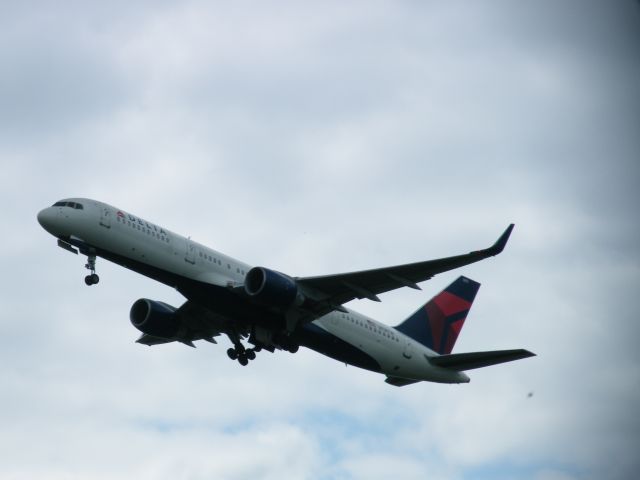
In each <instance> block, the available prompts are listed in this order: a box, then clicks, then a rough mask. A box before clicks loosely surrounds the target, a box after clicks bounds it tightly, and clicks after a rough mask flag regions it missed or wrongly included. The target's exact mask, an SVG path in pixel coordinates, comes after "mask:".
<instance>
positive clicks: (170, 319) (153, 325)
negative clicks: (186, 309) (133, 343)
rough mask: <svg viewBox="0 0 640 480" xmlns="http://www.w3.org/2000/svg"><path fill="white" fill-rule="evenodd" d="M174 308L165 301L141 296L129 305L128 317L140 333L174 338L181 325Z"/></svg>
mask: <svg viewBox="0 0 640 480" xmlns="http://www.w3.org/2000/svg"><path fill="white" fill-rule="evenodd" d="M176 310H177V309H176V308H175V307H172V306H171V305H167V304H166V303H162V302H156V301H154V300H149V299H147V298H141V299H140V300H137V301H136V303H134V304H133V306H132V307H131V311H130V312H129V319H130V320H131V323H132V324H133V326H134V327H136V328H137V329H138V330H140V331H141V332H142V333H146V334H147V335H153V336H154V337H160V338H175V337H176V336H177V334H178V331H179V330H180V326H181V325H180V320H179V319H178V316H177V315H176Z"/></svg>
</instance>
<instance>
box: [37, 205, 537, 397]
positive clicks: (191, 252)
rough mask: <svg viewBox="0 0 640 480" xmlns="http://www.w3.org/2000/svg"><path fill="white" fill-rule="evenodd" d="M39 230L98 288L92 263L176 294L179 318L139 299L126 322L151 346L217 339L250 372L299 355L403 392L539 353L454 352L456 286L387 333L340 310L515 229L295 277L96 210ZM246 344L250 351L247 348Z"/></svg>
mask: <svg viewBox="0 0 640 480" xmlns="http://www.w3.org/2000/svg"><path fill="white" fill-rule="evenodd" d="M37 218H38V222H39V223H40V225H41V226H42V227H43V228H44V229H45V230H46V231H47V232H49V233H50V234H52V235H53V236H55V237H57V239H58V242H57V243H58V246H60V247H61V248H63V249H65V250H67V251H69V252H71V253H74V254H82V255H86V257H87V263H86V265H85V267H86V269H87V270H89V274H88V275H87V276H86V277H85V283H86V284H87V285H89V286H91V285H95V284H97V283H98V282H99V280H100V278H99V277H98V275H97V274H96V259H97V257H101V258H104V259H106V260H109V261H111V262H114V263H116V264H118V265H121V266H123V267H125V268H128V269H130V270H133V271H134V272H137V273H139V274H142V275H145V276H147V277H149V278H152V279H154V280H156V281H158V282H161V283H163V284H165V285H168V286H170V287H173V288H175V289H176V290H177V291H178V292H180V293H181V294H182V295H183V296H184V297H185V298H186V301H185V302H184V304H183V305H181V306H180V307H179V308H176V307H174V306H171V305H168V304H166V303H164V302H161V301H155V300H150V299H147V298H141V299H139V300H137V301H136V302H135V303H134V304H133V306H132V307H131V310H130V314H129V317H130V321H131V323H132V324H133V326H134V327H136V328H137V329H138V330H140V332H142V335H141V336H140V338H139V339H138V340H137V343H140V344H144V345H148V346H152V345H159V344H165V343H170V342H180V343H183V344H185V345H188V346H190V347H195V345H194V343H193V342H195V341H198V340H205V341H207V342H210V343H214V344H215V343H217V340H216V337H218V336H220V335H225V336H226V337H228V339H229V340H230V341H231V343H232V344H233V346H232V347H231V348H229V349H228V350H227V355H228V356H229V358H231V359H232V360H237V361H238V362H239V363H240V365H243V366H246V365H247V364H248V363H249V361H252V360H255V358H256V353H258V352H260V351H262V350H266V351H269V352H272V353H273V352H274V351H275V350H285V351H289V352H291V353H295V352H297V351H298V348H299V347H300V346H304V347H307V348H310V349H312V350H315V351H316V352H319V353H321V354H323V355H326V356H328V357H331V358H333V359H335V360H338V361H340V362H342V363H345V364H348V365H353V366H356V367H359V368H362V369H365V370H370V371H373V372H377V373H381V374H383V375H385V376H386V379H385V381H386V382H387V383H388V384H390V385H394V386H404V385H410V384H413V383H417V382H421V381H430V382H438V383H467V382H469V381H470V379H469V376H467V374H466V373H464V372H465V371H467V370H471V369H475V368H481V367H486V366H490V365H495V364H499V363H503V362H510V361H513V360H519V359H523V358H527V357H532V356H535V354H533V353H531V352H529V351H528V350H524V349H513V350H496V351H483V352H470V353H451V352H452V349H453V346H454V344H455V342H456V339H457V338H458V335H459V334H460V331H461V329H462V326H463V324H464V322H465V319H466V318H467V314H468V313H469V310H470V308H471V305H472V303H473V300H474V298H475V296H476V294H477V292H478V289H479V287H480V284H479V283H477V282H475V281H474V280H471V279H469V278H467V277H464V276H461V277H459V278H457V279H456V280H455V281H453V283H451V284H450V285H449V286H448V287H446V288H445V289H444V290H443V291H442V292H441V293H439V294H438V295H436V296H435V297H433V298H432V299H431V300H429V301H428V302H427V303H426V304H425V305H423V306H421V307H420V308H419V309H418V310H417V311H416V312H414V313H413V314H412V315H410V316H409V317H407V318H406V319H405V320H404V321H402V322H401V323H400V324H398V325H397V326H395V327H390V326H387V325H385V324H383V323H380V322H378V321H376V320H374V319H372V318H369V317H367V316H365V315H362V314H360V313H358V312H355V311H353V310H351V309H349V308H346V307H345V306H344V304H345V303H347V302H349V301H351V300H354V299H364V298H366V299H369V300H372V301H376V302H379V301H380V298H379V297H378V295H379V294H382V293H384V292H388V291H390V290H394V289H398V288H402V287H409V288H413V289H417V290H421V288H420V286H418V283H420V282H423V281H425V280H428V279H430V278H432V277H433V276H434V275H436V274H439V273H443V272H446V271H449V270H453V269H456V268H459V267H462V266H464V265H468V264H471V263H474V262H478V261H480V260H483V259H485V258H488V257H492V256H495V255H498V254H499V253H501V252H502V251H503V249H504V247H505V245H506V244H507V241H508V239H509V236H510V235H511V232H512V230H513V227H514V225H513V224H511V225H509V226H508V227H507V229H506V230H505V231H504V233H503V234H502V235H501V236H500V237H499V238H498V240H497V241H496V242H495V243H494V244H493V245H492V246H491V247H489V248H485V249H482V250H476V251H472V252H470V253H466V254H462V255H456V256H451V257H447V258H439V259H435V260H428V261H423V262H417V263H410V264H405V265H398V266H392V267H386V268H377V269H372V270H365V271H356V272H349V273H341V274H336V275H323V276H315V277H292V276H289V275H287V274H284V273H281V272H278V271H276V270H272V269H269V268H266V267H262V266H253V267H252V266H250V265H247V264H246V263H243V262H241V261H238V260H236V259H233V258H231V257H229V256H227V255H224V254H223V253H221V252H218V251H216V250H213V249H211V248H208V247H206V246H204V245H201V244H199V243H196V242H195V241H193V240H191V238H187V237H183V236H180V235H178V234H176V233H173V232H171V231H170V230H168V229H166V228H164V227H161V226H159V225H157V224H155V223H152V222H149V221H147V220H144V219H143V218H142V217H138V216H136V215H133V214H131V213H129V212H128V211H125V210H121V209H119V208H116V207H113V206H111V205H108V204H106V203H103V202H99V201H96V200H91V199H87V198H69V199H65V200H60V201H58V202H55V203H54V204H53V205H52V206H51V207H48V208H45V209H43V210H42V211H40V212H39V213H38V216H37ZM243 342H247V343H248V344H250V345H251V347H249V346H247V345H245V343H243Z"/></svg>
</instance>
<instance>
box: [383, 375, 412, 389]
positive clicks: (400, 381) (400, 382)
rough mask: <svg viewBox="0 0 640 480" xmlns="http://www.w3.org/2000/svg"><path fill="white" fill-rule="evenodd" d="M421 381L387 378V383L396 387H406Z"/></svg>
mask: <svg viewBox="0 0 640 480" xmlns="http://www.w3.org/2000/svg"><path fill="white" fill-rule="evenodd" d="M419 381H420V380H409V379H408V378H400V377H387V379H386V380H385V382H387V383H388V384H389V385H393V386H394V387H404V386H405V385H411V384H412V383H418V382H419Z"/></svg>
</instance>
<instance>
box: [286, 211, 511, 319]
mask: <svg viewBox="0 0 640 480" xmlns="http://www.w3.org/2000/svg"><path fill="white" fill-rule="evenodd" d="M513 227H514V225H513V224H511V225H509V226H508V227H507V229H506V230H505V231H504V233H503V234H502V235H501V236H500V238H498V240H497V241H496V243H494V244H493V245H492V246H491V247H489V248H485V249H483V250H477V251H474V252H470V253H466V254H463V255H456V256H453V257H446V258H438V259H435V260H427V261H425V262H417V263H409V264H405V265H397V266H394V267H386V268H377V269H374V270H363V271H360V272H351V273H341V274H338V275H325V276H319V277H300V278H297V279H296V280H297V282H298V284H299V285H301V286H302V287H303V288H304V289H307V290H309V291H311V292H313V293H314V295H313V297H314V300H316V301H320V302H323V303H325V304H327V305H331V306H333V308H337V307H338V306H339V305H342V304H343V303H347V302H349V301H351V300H354V299H356V298H368V299H369V300H373V301H376V302H379V301H380V299H379V298H378V294H380V293H384V292H388V291H390V290H395V289H397V288H401V287H409V288H414V289H417V290H420V287H419V286H418V285H417V284H418V283H419V282H423V281H425V280H429V279H430V278H431V277H433V276H434V275H436V274H438V273H442V272H447V271H449V270H453V269H456V268H459V267H462V266H464V265H469V264H470V263H474V262H478V261H480V260H483V259H485V258H488V257H493V256H495V255H498V254H499V253H500V252H502V250H503V249H504V247H505V245H506V244H507V240H509V236H510V235H511V231H512V230H513Z"/></svg>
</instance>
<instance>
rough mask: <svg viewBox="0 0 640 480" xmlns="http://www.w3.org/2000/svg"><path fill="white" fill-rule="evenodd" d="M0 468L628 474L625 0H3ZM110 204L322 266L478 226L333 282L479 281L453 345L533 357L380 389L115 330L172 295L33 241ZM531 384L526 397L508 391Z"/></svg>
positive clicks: (376, 378) (404, 300) (429, 291)
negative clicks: (455, 261) (479, 255)
mask: <svg viewBox="0 0 640 480" xmlns="http://www.w3.org/2000/svg"><path fill="white" fill-rule="evenodd" d="M0 5H1V12H2V13H1V14H0V166H1V167H2V168H1V169H0V199H1V200H2V204H3V218H2V231H3V232H4V235H3V236H2V244H3V248H2V249H1V251H0V265H1V267H2V272H3V275H2V277H1V278H0V298H1V299H2V305H3V313H2V314H1V316H0V478H2V479H29V480H33V479H47V480H48V479H75V478H77V479H101V480H102V479H109V480H111V479H121V478H138V479H153V480H155V479H172V480H173V479H185V480H187V479H188V480H191V479H194V480H195V479H211V478H223V479H244V478H258V479H280V478H308V479H330V478H338V479H361V478H362V479H386V478H402V479H418V478H429V479H454V480H455V479H512V478H525V479H535V480H569V479H603V478H607V479H629V478H635V477H636V476H637V472H638V470H639V469H640V461H639V460H638V448H639V444H640V411H639V410H640V408H639V405H640V353H639V349H638V339H639V337H640V322H639V319H638V308H639V307H638V305H637V304H636V301H637V298H638V294H639V293H640V290H639V284H640V230H639V218H640V217H639V214H638V208H639V207H640V195H639V194H638V190H639V186H640V181H639V180H640V175H639V172H640V168H639V166H638V164H639V160H640V159H639V152H640V59H639V57H638V52H639V51H640V5H639V4H638V2H634V1H632V0H616V1H605V0H603V1H577V0H575V1H569V0H564V1H551V0H549V1H537V2H508V1H498V0H495V1H455V2H427V1H425V2H417V1H396V2H391V1H351V2H344V1H335V2H334V1H328V2H319V3H311V2H290V1H282V2H274V1H268V2H257V1H255V2H254V1H242V2H233V3H232V2H215V1H214V2H205V1H185V2H177V1H169V0H166V1H147V2H145V1H140V2H125V1H121V2H81V1H61V2H46V1H39V2H38V1H24V2H8V1H2V2H0ZM70 196H86V197H91V198H96V199H100V200H103V201H106V202H108V203H111V204H114V205H117V206H119V207H121V208H124V209H126V210H128V211H131V212H133V213H136V214H138V215H140V216H142V217H145V218H147V219H149V220H151V221H153V222H155V223H157V224H161V225H163V226H165V227H167V228H170V229H171V230H174V231H176V232H179V233H182V234H184V235H191V236H192V237H193V238H194V239H196V240H197V241H200V242H202V243H205V244H207V245H210V246H211V247H213V248H216V249H218V250H221V251H223V252H225V253H228V254H230V255H232V256H235V257H237V258H240V259H242V260H245V261H247V262H248V263H250V264H254V265H257V264H259V265H265V266H269V267H272V268H277V269H280V270H283V271H285V272H287V273H290V274H292V275H320V274H326V273H333V272H341V271H350V270H357V269H364V268H373V267H378V266H387V265H392V264H396V263H404V262H413V261H418V260H424V259H428V258H434V257H438V256H444V255H451V254H457V253H464V252H467V251H470V250H474V249H477V248H481V247H485V246H488V245H490V244H491V243H492V242H493V241H494V240H495V239H496V238H497V236H498V235H499V234H500V233H501V232H502V230H503V229H504V228H505V227H506V225H507V224H508V223H510V222H514V223H515V224H516V229H515V231H514V234H513V236H512V238H511V241H510V242H509V245H508V247H507V249H506V250H505V252H504V253H503V254H502V255H500V256H499V257H496V258H494V259H490V260H487V261H485V262H483V263H480V264H476V265H471V266H468V267H465V268H463V269H461V270H459V271H458V272H450V273H448V274H443V275H440V276H437V277H435V278H434V279H432V280H430V281H429V282H427V283H424V284H423V288H424V290H423V291H422V292H416V291H412V290H411V291H398V292H393V293H388V294H385V295H383V297H382V300H383V302H382V303H381V304H373V303H372V302H369V301H366V300H364V301H359V302H353V304H351V305H350V306H351V307H352V308H355V309H356V310H359V311H362V312H364V313H366V314H369V315H371V316H374V317H376V318H378V319H380V320H381V321H383V322H385V323H387V324H390V325H395V324H396V323H398V322H399V321H400V320H402V319H404V318H405V317H406V316H407V315H408V314H410V313H411V312H412V311H414V310H415V308H417V307H418V306H419V305H420V304H422V303H423V302H424V301H425V300H426V299H427V298H429V297H430V296H431V295H433V294H435V293H437V292H438V291H439V290H441V289H442V288H443V287H444V286H446V285H447V284H448V283H449V282H450V281H452V280H453V279H454V278H456V276H457V275H459V274H464V275H467V276H469V277H471V278H473V279H475V280H478V281H479V282H481V283H482V284H483V286H482V288H481V290H480V292H479V295H478V297H477V299H476V303H475V305H474V308H473V310H472V311H471V314H470V316H469V318H468V320H467V323H466V326H465V329H464V331H463V332H462V334H461V336H460V339H459V341H458V344H457V345H456V350H455V351H458V352H463V351H472V350H484V349H501V348H528V349H530V350H532V351H534V352H536V353H537V354H538V356H537V357H535V358H532V359H527V360H523V361H519V362H514V363H512V364H508V365H502V366H496V367H493V368H487V369H482V370H476V371H472V372H470V373H471V377H472V380H471V383H470V384H468V385H463V386H447V385H437V384H427V383H423V384H417V385H413V386H409V387H405V388H399V389H398V388H394V387H390V386H388V385H386V384H385V383H384V382H383V377H382V376H380V375H376V374H373V373H369V372H365V371H362V370H358V369H356V368H352V367H348V368H345V366H344V365H341V364H339V363H337V362H334V361H331V360H329V359H326V358H324V357H322V356H320V355H318V354H316V353H315V352H312V351H309V350H305V349H302V350H301V351H300V352H299V353H298V354H297V355H295V356H292V355H290V354H286V353H282V352H280V353H276V354H273V355H271V354H269V353H266V352H265V353H261V354H260V355H259V357H258V360H257V361H255V362H253V363H252V364H251V365H250V366H249V367H246V368H243V367H241V366H239V365H238V364H237V362H235V363H234V362H230V361H229V360H228V359H227V357H226V354H225V350H226V348H227V346H228V345H227V342H226V341H225V340H223V341H221V344H220V345H218V346H212V345H208V344H205V345H201V346H200V347H199V348H197V349H195V350H194V349H189V348H186V347H184V346H183V345H169V346H165V347H155V348H146V347H143V346H141V345H137V344H135V343H134V340H135V339H136V338H137V336H138V335H137V331H136V330H135V329H134V328H133V327H132V326H131V325H130V324H129V322H128V311H129V308H130V305H131V304H132V303H133V302H134V301H135V300H136V299H137V298H140V297H149V298H154V299H158V300H162V301H166V302H168V303H171V304H173V305H176V306H178V305H180V304H181V302H182V301H183V299H182V298H181V297H180V295H179V294H178V293H177V292H175V291H172V290H171V289H168V288H167V287H164V286H162V285H159V284H155V283H154V282H152V281H151V280H148V279H145V278H142V277H140V276H138V275H136V274H134V273H132V272H129V271H127V270H124V269H121V268H119V267H116V266H114V265H110V264H108V263H107V262H104V261H102V262H99V263H98V273H99V274H100V275H101V278H102V281H101V283H100V285H99V286H97V287H92V288H87V287H85V286H84V283H83V277H84V275H85V272H84V269H83V263H84V261H83V259H82V258H79V257H74V256H72V255H70V254H68V253H67V252H65V251H63V250H61V249H59V248H57V247H56V246H55V240H54V239H53V237H51V236H50V235H48V234H47V233H46V232H45V231H44V230H42V229H41V228H40V227H39V225H38V224H37V222H36V218H35V217H36V213H37V211H38V210H39V209H41V208H43V207H45V206H48V205H50V204H52V203H53V202H54V201H56V200H58V199H60V198H64V197H70ZM530 393H533V396H531V397H529V394H530Z"/></svg>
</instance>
